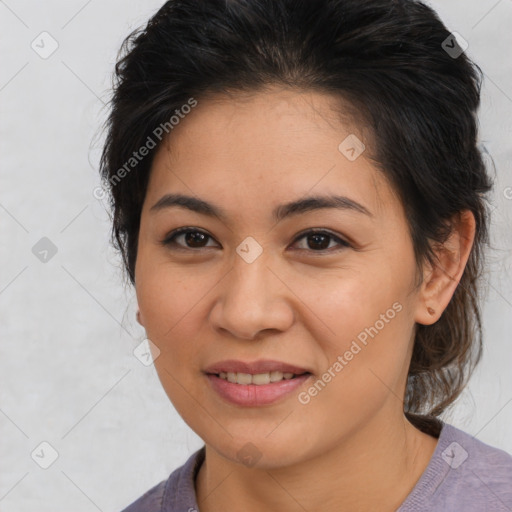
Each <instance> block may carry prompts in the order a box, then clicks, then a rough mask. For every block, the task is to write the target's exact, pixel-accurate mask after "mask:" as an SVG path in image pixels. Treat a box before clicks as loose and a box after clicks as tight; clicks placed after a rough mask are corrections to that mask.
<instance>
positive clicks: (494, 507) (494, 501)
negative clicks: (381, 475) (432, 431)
mask: <svg viewBox="0 0 512 512" xmlns="http://www.w3.org/2000/svg"><path fill="white" fill-rule="evenodd" d="M416 507H420V508H416ZM419 509H420V510H425V511H430V510H432V511H434V510H436V511H437V510H444V511H446V512H451V511H459V510H465V511H467V512H471V511H478V512H485V511H487V510H489V511H493V512H500V511H503V512H505V511H510V510H512V455H510V454H509V453H507V452H505V451H504V450H501V449H499V448H495V447H493V446H490V445H488V444H486V443H484V442H482V441H480V440H478V439H476V438H475V437H474V436H471V435H470V434H468V433H466V432H464V431H462V430H460V429H458V428H456V427H454V426H452V425H449V424H447V423H443V428H442V430H441V434H440V436H439V440H438V444H437V447H436V449H435V451H434V454H433V455H432V458H431V460H430V463H429V465H428V466H427V468H426V469H425V471H424V473H423V475H422V477H421V478H420V480H419V481H418V483H417V484H416V486H415V488H414V489H413V491H412V492H411V494H410V495H409V496H408V498H407V499H406V501H405V502H404V503H403V505H402V507H400V509H399V511H400V512H408V511H412V510H419Z"/></svg>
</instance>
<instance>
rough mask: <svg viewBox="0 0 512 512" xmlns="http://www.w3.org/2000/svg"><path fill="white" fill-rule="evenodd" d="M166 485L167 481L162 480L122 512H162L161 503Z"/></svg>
mask: <svg viewBox="0 0 512 512" xmlns="http://www.w3.org/2000/svg"><path fill="white" fill-rule="evenodd" d="M166 483H167V480H162V481H161V482H160V483H159V484H157V485H155V486H154V487H152V488H151V489H150V490H149V491H147V492H145V493H144V494H143V495H142V496H141V497H140V498H138V499H137V500H136V501H134V502H133V503H132V504H131V505H129V506H128V507H126V508H124V509H123V510H122V512H160V511H161V510H162V501H163V496H164V490H165V485H166Z"/></svg>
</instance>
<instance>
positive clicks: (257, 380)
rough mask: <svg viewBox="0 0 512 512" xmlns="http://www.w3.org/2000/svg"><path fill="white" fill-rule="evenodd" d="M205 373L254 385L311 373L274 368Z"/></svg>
mask: <svg viewBox="0 0 512 512" xmlns="http://www.w3.org/2000/svg"><path fill="white" fill-rule="evenodd" d="M207 375H215V376H216V377H218V378H220V379H223V380H225V381H228V382H231V383H232V384H242V385H249V384H254V385H255V386H264V385H265V384H270V383H273V382H281V381H282V380H292V379H296V378H297V377H301V376H305V375H312V374H311V373H310V372H302V373H293V372H281V371H279V370H275V371H272V372H264V373H255V374H251V373H243V372H219V373H207Z"/></svg>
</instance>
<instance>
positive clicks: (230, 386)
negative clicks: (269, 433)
mask: <svg viewBox="0 0 512 512" xmlns="http://www.w3.org/2000/svg"><path fill="white" fill-rule="evenodd" d="M204 373H205V374H206V377H207V378H208V381H209V383H210V386H211V388H212V389H213V390H214V391H215V392H216V393H217V394H218V395H219V396H220V397H222V398H223V399H224V400H226V401H228V402H229V403H231V404H234V405H237V406H245V407H255V406H262V405H270V404H274V403H276V402H279V401H281V400H284V399H286V398H287V397H290V396H291V395H292V394H293V392H294V391H297V390H298V389H299V388H300V387H301V386H303V385H305V383H306V382H307V381H309V379H310V377H311V376H312V375H313V373H312V372H311V371H309V369H306V368H302V367H299V366H296V365H292V364H288V363H284V362H281V361H271V360H259V361H254V362H243V361H235V360H229V361H221V362H219V363H216V364H214V365H211V366H209V367H208V368H206V370H204Z"/></svg>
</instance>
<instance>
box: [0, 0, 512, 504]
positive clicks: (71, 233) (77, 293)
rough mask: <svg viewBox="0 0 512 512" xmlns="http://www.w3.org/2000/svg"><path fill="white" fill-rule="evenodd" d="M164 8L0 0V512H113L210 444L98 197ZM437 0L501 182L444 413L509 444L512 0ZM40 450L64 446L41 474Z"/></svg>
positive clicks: (150, 1)
mask: <svg viewBox="0 0 512 512" xmlns="http://www.w3.org/2000/svg"><path fill="white" fill-rule="evenodd" d="M162 3H163V2H161V1H155V0H144V1H142V0H130V1H127V0H108V1H106V0H103V1H101V2H100V1H99V0H89V1H86V0H72V1H71V0H68V1H66V2H64V1H57V0H46V1H45V2H35V1H28V0H27V1H23V0H7V1H0V51H1V55H2V60H1V66H0V105H1V107H0V108H1V113H0V145H1V164H0V172H1V184H2V185H1V195H0V229H1V236H2V243H1V244H0V248H1V249H0V250H1V253H0V254H1V266H0V268H1V271H0V307H1V312H2V315H1V322H0V328H1V344H0V376H1V377H0V378H1V386H0V440H1V444H0V510H2V511H3V512H11V511H16V512H25V511H34V510H38V511H39V512H50V511H51V512H56V511H64V510H73V511H74V512H88V511H95V510H101V511H116V510H120V509H121V508H123V507H124V506H126V505H128V503H131V502H132V501H133V500H134V499H135V498H136V497H138V496H140V495H141V494H142V493H143V492H145V491H146V490H148V489H149V488H150V487H152V486H153V485H155V484H156V483H158V482H159V481H161V480H162V479H164V478H166V477H167V476H168V474H169V473H170V472H171V471H172V470H173V469H174V468H176V467H178V466H179V465H181V464H182V463H183V462H184V461H185V460H186V458H187V457H188V456H189V455H190V454H191V453H192V452H193V451H195V450H196V449H197V448H199V447H200V446H201V445H202V442H201V440H200V439H199V438H198V437H197V436H196V435H195V434H194V433H193V432H192V431H191V430H190V429H189V428H188V427H187V426H186V425H185V423H184V422H183V421H182V420H181V418H180V417H179V416H178V414H177V413H176V411H175V410H174V408H173V406H172V405H171V403H170V402H169V401H168V399H167V397H166V395H165V393H164V392H163V390H162V389H161V386H160V383H159V381H158V377H157V375H156V372H155V370H154V368H153V366H148V367H146V366H144V365H143V364H142V363H141V362H140V361H139V360H138V359H137V358H136V357H135V356H134V355H133V351H134V349H135V348H136V347H137V346H138V345H139V343H140V342H141V341H142V340H143V339H144V337H145V336H144V331H143V329H142V328H141V327H140V326H139V325H138V324H137V323H136V322H135V317H134V316H135V308H136V303H135V299H134V292H133V290H131V289H128V288H126V289H125V288H124V287H123V285H122V282H121V274H120V270H119V269H120V260H119V257H118V256H117V254H116V253H115V252H114V251H113V249H111V248H110V247H109V243H108V235H109V230H110V225H109V222H108V215H107V213H106V210H105V204H104V203H103V202H102V201H101V200H98V199H96V198H95V197H94V196H93V190H94V188H95V187H97V186H98V185H99V179H98V174H97V167H98V157H99V152H100V149H101V141H102V136H101V131H100V128H101V125H102V122H103V121H104V119H105V115H106V112H107V110H106V108H105V106H104V102H105V101H106V100H107V99H108V89H109V86H110V75H111V72H112V70H113V65H114V62H115V58H116V53H117V50H118V48H119V46H120V44H121V42H122V39H123V38H124V37H125V36H126V35H127V34H128V33H129V32H130V31H131V30H132V29H133V28H135V27H137V26H139V25H140V24H142V23H143V22H145V21H146V20H147V19H148V17H149V16H150V15H151V14H152V13H153V12H154V11H155V10H156V8H157V7H159V6H160V5H161V4H162ZM432 5H433V6H434V7H435V8H436V9H437V10H438V12H439V13H440V15H441V18H442V19H443V20H444V22H445V23H446V25H447V26H448V28H449V29H450V30H454V31H457V32H459V33H460V34H461V35H462V36H463V37H464V38H465V39H466V40H467V41H468V43H469V48H468V49H467V53H468V54H469V55H470V56H471V57H472V58H474V59H475V60H476V62H477V63H478V64H479V65H480V66H481V68H482V69H483V71H484V72H485V75H486V79H485V83H484V87H483V94H482V101H483V104H482V109H481V112H480V122H481V132H480V138H481V141H482V142H483V143H484V144H485V145H486V147H487V149H488V151H489V152H490V154H491V155H492V156H493V158H494V161H495V163H496V167H497V174H498V176H497V180H496V190H495V194H494V197H493V199H492V204H493V207H492V209H493V228H492V243H493V250H492V252H491V253H490V255H489V271H488V273H487V275H486V283H487V297H486V302H485V305H484V328H485V351H484V357H483V362H482V363H481V365H480V367H479V368H478V371H477V372H476V373H475V375H474V377H473V379H472V380H471V383H470V385H469V387H468V388H467V390H466V391H465V393H464V394H463V395H462V397H461V398H460V400H459V401H458V403H457V406H456V408H455V409H454V412H453V413H452V414H451V415H449V416H445V419H446V420H448V421H450V422H451V423H453V424H454V425H456V426H458V427H459V428H462V429H464V430H466V431H467V432H469V433H471V434H472V435H475V436H476V437H477V438H478V439H480V440H482V441H484V442H487V443H489V444H492V445H494V446H497V447H500V448H503V449H505V450H507V451H508V452H512V437H511V436H510V430H511V428H510V427H511V425H512V404H511V402H512V372H511V371H510V366H511V362H512V358H511V355H512V348H511V344H510V341H511V335H510V333H511V331H512V278H511V272H510V269H511V247H512V230H511V229H510V226H511V219H512V188H507V187H512V171H511V167H512V142H511V140H512V138H511V135H512V116H511V114H512V65H511V60H510V48H511V47H512V32H511V31H510V27H511V26H512V0H500V1H496V0H489V1H488V0H479V1H467V0H465V1H463V0H449V1H448V0H443V2H442V3H441V2H433V3H432ZM43 31H47V32H48V33H49V34H51V37H52V38H53V39H54V40H56V41H57V43H58V49H57V50H56V51H55V52H54V53H53V54H52V55H51V56H49V57H48V58H46V59H44V58H42V57H41V56H40V55H39V54H38V53H36V51H35V50H34V49H33V48H32V47H31V43H32V41H34V40H35V43H34V44H39V48H38V51H39V52H42V51H48V50H49V49H51V46H50V44H51V40H50V39H48V38H47V39H45V40H44V48H42V46H43V43H41V37H48V36H39V35H40V34H41V32H43ZM507 191H508V194H507ZM507 196H508V198H507ZM43 237H47V238H48V239H50V240H51V242H52V244H54V245H55V247H56V248H57V253H56V254H55V255H53V257H51V256H52V253H51V252H49V253H48V256H47V259H48V261H47V262H46V263H45V262H42V261H40V259H39V258H38V257H36V255H35V254H34V253H33V252H32V248H33V247H34V246H35V245H36V243H38V242H39V241H40V239H41V238H43ZM40 243H43V244H44V243H45V242H40ZM46 243H47V242H46ZM40 256H41V255H40ZM507 434H508V435H507ZM41 442H47V443H49V444H50V445H51V446H52V447H53V449H55V450H56V452H57V453H58V458H57V459H56V460H55V462H54V463H53V464H52V465H51V466H50V467H48V469H43V468H41V467H40V465H41V464H42V465H44V464H48V463H49V462H51V456H52V449H51V448H49V447H47V446H45V445H43V446H40V443H41ZM34 450H35V451H34ZM31 454H33V455H32V456H31ZM36 461H37V463H36Z"/></svg>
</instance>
